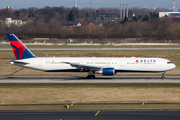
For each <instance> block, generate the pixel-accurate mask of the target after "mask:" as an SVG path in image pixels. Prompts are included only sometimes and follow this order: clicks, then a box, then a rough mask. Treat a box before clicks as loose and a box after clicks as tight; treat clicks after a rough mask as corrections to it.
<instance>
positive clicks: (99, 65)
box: [7, 34, 176, 79]
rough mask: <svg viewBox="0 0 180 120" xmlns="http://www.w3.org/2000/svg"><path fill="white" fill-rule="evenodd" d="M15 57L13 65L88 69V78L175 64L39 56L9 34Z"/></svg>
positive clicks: (52, 69)
mask: <svg viewBox="0 0 180 120" xmlns="http://www.w3.org/2000/svg"><path fill="white" fill-rule="evenodd" d="M7 36H8V39H9V42H10V44H11V47H12V50H13V52H14V55H15V57H16V59H12V61H11V64H13V65H17V66H21V67H25V68H31V69H35V70H40V71H45V72H88V76H87V77H86V78H88V79H93V78H95V74H102V75H107V76H110V75H114V74H116V73H117V72H162V76H161V78H164V74H165V72H166V71H169V70H172V69H174V68H175V67H176V66H175V64H173V63H172V62H171V61H169V60H167V59H163V58H135V57H130V58H125V57H124V58H119V57H97V58H96V57H37V56H35V55H34V54H33V53H32V52H31V51H30V50H29V49H28V48H27V47H26V46H25V45H23V43H22V42H21V41H20V40H19V39H18V38H17V37H16V36H15V35H14V34H7Z"/></svg>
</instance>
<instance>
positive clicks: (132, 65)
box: [11, 57, 176, 72]
mask: <svg viewBox="0 0 180 120" xmlns="http://www.w3.org/2000/svg"><path fill="white" fill-rule="evenodd" d="M16 61H17V62H19V63H16ZM21 62H22V63H26V64H21ZM64 62H70V63H77V64H81V65H89V66H98V67H102V68H114V70H115V71H116V72H165V71H169V70H171V69H173V68H175V67H176V66H175V65H174V64H173V63H172V62H170V61H169V60H167V59H163V58H135V57H131V58H117V57H115V58H114V57H108V58H107V57H97V58H96V57H91V58H85V57H57V58H56V57H51V58H48V57H37V58H29V59H21V60H14V62H11V64H14V65H18V66H21V67H26V68H32V69H36V70H41V71H46V72H81V71H83V70H82V68H77V67H72V66H71V65H70V64H66V63H64Z"/></svg>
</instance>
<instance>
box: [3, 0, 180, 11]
mask: <svg viewBox="0 0 180 120" xmlns="http://www.w3.org/2000/svg"><path fill="white" fill-rule="evenodd" d="M120 4H128V5H129V7H140V8H143V7H146V8H168V9H169V8H171V9H172V7H173V0H78V7H79V8H83V7H93V8H100V7H118V8H119V6H120ZM8 5H9V6H11V7H12V8H13V9H20V8H29V7H37V8H43V7H45V6H50V7H59V6H64V7H74V6H75V0H0V9H3V8H6V6H8ZM177 8H180V0H176V9H177Z"/></svg>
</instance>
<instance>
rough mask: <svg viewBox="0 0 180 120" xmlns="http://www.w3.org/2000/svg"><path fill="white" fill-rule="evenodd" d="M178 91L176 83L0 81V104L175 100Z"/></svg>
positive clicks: (178, 87) (166, 101) (162, 101)
mask: <svg viewBox="0 0 180 120" xmlns="http://www.w3.org/2000/svg"><path fill="white" fill-rule="evenodd" d="M179 93H180V84H0V96H1V97H0V102H2V104H3V103H4V104H60V103H63V104H70V103H71V102H75V103H142V101H144V100H146V101H147V102H148V103H179V101H180V94H179ZM0 104H1V103H0Z"/></svg>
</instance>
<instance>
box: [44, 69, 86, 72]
mask: <svg viewBox="0 0 180 120" xmlns="http://www.w3.org/2000/svg"><path fill="white" fill-rule="evenodd" d="M46 72H82V69H62V70H47V71H46Z"/></svg>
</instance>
